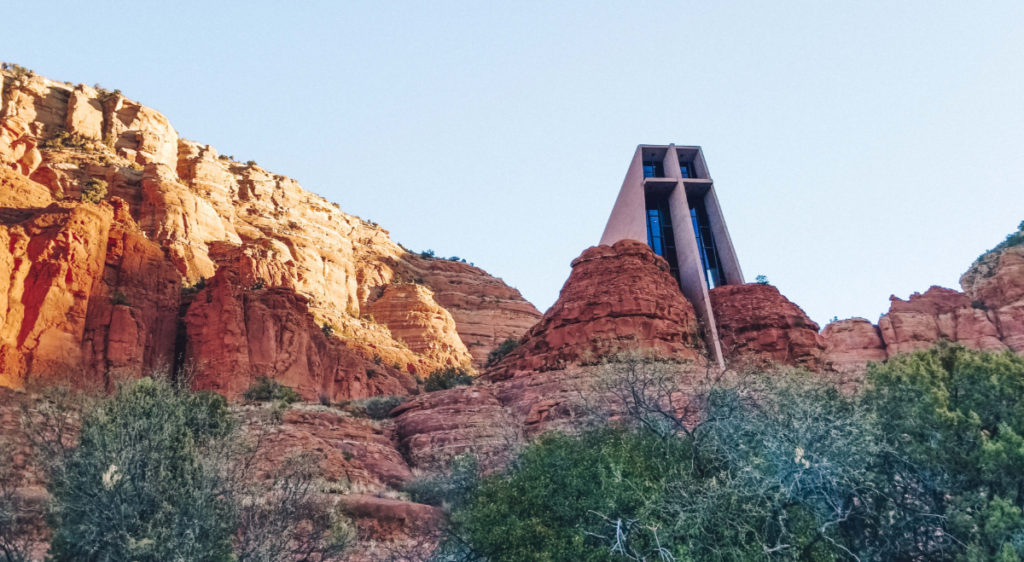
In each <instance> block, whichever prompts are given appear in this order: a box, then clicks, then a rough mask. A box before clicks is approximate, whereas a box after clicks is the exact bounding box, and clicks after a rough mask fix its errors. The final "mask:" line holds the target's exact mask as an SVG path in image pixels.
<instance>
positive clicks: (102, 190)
mask: <svg viewBox="0 0 1024 562" xmlns="http://www.w3.org/2000/svg"><path fill="white" fill-rule="evenodd" d="M106 197H107V182H105V181H103V180H99V179H96V178H89V180H88V181H86V182H85V184H84V185H83V186H82V201H85V202H87V203H99V202H100V201H102V200H103V199H105V198H106Z"/></svg>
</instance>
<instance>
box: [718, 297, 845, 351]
mask: <svg viewBox="0 0 1024 562" xmlns="http://www.w3.org/2000/svg"><path fill="white" fill-rule="evenodd" d="M709 296H710V298H711V308H712V310H714V313H715V323H716V325H717V326H718V335H719V337H720V338H721V341H722V352H723V353H724V354H725V355H726V357H728V358H731V359H734V360H735V359H755V360H768V361H774V362H777V363H783V364H787V365H799V366H803V367H807V368H808V369H811V370H820V369H821V368H822V367H823V362H822V356H823V354H824V350H825V342H824V341H823V340H822V338H821V336H820V335H819V334H818V325H817V324H815V323H814V322H812V321H811V319H810V318H808V317H807V315H806V314H805V313H804V311H803V310H801V309H800V307H799V306H797V305H795V304H793V303H792V302H790V300H789V299H787V298H786V297H784V296H782V294H781V293H780V292H779V290H778V289H776V288H775V287H773V286H771V285H762V284H758V283H750V284H746V285H723V286H721V287H715V288H714V289H712V290H711V291H710V292H709Z"/></svg>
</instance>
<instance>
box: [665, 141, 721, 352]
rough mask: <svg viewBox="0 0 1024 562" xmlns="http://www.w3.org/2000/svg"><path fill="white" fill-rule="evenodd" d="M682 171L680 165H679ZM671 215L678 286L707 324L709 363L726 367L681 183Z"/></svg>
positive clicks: (671, 196) (670, 199) (672, 197)
mask: <svg viewBox="0 0 1024 562" xmlns="http://www.w3.org/2000/svg"><path fill="white" fill-rule="evenodd" d="M676 172H679V162H678V161H677V162H676ZM668 212H669V213H670V214H671V215H672V233H673V234H674V235H675V239H676V240H675V241H676V261H678V262H679V284H680V286H681V289H682V291H683V296H685V297H686V298H687V300H689V301H690V303H691V304H693V308H694V310H695V311H696V312H697V317H698V318H699V319H700V320H701V322H702V323H703V325H704V343H705V345H706V346H707V348H708V356H709V357H708V360H710V361H714V362H716V363H718V365H719V366H724V365H725V361H724V359H723V356H722V344H721V342H720V341H719V339H718V328H717V327H716V326H715V314H714V311H713V310H712V309H711V299H710V298H709V297H708V286H707V281H705V280H704V266H703V264H702V262H701V261H700V249H699V248H698V247H697V235H696V234H695V233H694V232H693V221H692V220H691V219H690V203H689V201H687V199H686V188H685V187H684V186H683V184H682V182H680V183H679V184H678V185H676V188H675V189H673V190H672V193H670V194H669V196H668Z"/></svg>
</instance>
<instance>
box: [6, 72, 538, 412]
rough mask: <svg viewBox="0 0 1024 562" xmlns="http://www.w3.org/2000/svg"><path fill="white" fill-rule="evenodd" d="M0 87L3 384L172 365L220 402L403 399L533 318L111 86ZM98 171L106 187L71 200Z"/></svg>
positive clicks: (455, 266)
mask: <svg viewBox="0 0 1024 562" xmlns="http://www.w3.org/2000/svg"><path fill="white" fill-rule="evenodd" d="M0 82H2V83H0V86H2V88H0V92H2V93H0V164H3V165H2V166H0V168H2V173H0V240H2V244H0V385H5V386H10V387H15V388H17V387H22V386H24V384H25V383H26V381H29V380H36V379H38V380H46V379H60V380H67V381H70V382H72V383H74V384H77V385H80V386H97V387H101V388H102V387H108V388H109V386H110V385H111V383H112V382H113V381H114V380H116V379H119V378H123V377H137V376H140V375H143V374H145V373H148V372H150V371H152V370H154V369H180V368H181V367H182V366H183V365H184V366H186V367H187V368H188V370H189V372H190V373H191V376H193V377H194V380H195V384H196V386H197V387H199V388H209V389H215V390H218V391H221V392H224V393H225V394H227V395H228V396H232V397H233V396H237V395H238V393H239V392H241V391H243V390H244V389H245V388H247V387H248V385H249V384H250V383H251V382H252V380H253V378H254V377H257V376H268V377H271V378H275V379H280V380H281V381H282V382H284V383H285V384H288V385H291V386H294V387H296V388H297V389H298V390H299V391H300V392H301V393H302V395H303V396H304V397H306V398H307V399H316V398H317V397H318V396H321V397H325V398H327V399H330V400H345V399H352V398H360V397H366V396H371V395H375V394H396V393H403V394H404V393H407V392H410V391H413V390H415V388H416V381H415V378H414V376H425V375H427V374H428V373H430V372H431V371H433V370H435V369H438V368H443V367H447V366H461V367H467V368H472V367H482V366H483V363H484V362H485V360H486V357H487V354H488V353H489V352H490V351H491V350H492V349H493V348H495V347H496V346H497V345H498V344H499V343H500V342H502V341H504V340H506V339H508V338H517V337H519V336H521V335H522V334H523V333H524V332H525V331H526V330H527V329H528V328H529V327H530V326H532V325H533V324H534V323H535V322H536V320H537V319H538V318H539V317H540V313H539V312H538V311H537V310H536V309H535V308H534V307H533V306H532V305H531V304H529V303H528V302H526V301H525V300H524V299H523V298H522V296H521V295H520V294H519V292H518V291H516V290H515V289H513V288H511V287H509V286H508V285H506V284H505V283H503V282H502V281H501V280H500V279H496V278H494V277H492V276H490V275H488V274H487V273H486V272H484V271H483V270H481V269H479V268H476V267H473V266H472V265H468V264H466V263H460V262H453V261H448V260H444V259H425V258H422V257H420V256H419V255H418V254H414V253H411V252H409V251H407V250H405V249H404V248H402V247H401V246H399V245H398V244H396V243H395V242H394V241H392V240H391V239H390V237H389V236H388V233H387V231H386V230H384V229H382V228H380V227H379V226H377V225H376V224H374V223H371V222H367V221H364V220H362V219H359V218H358V217H354V216H352V215H349V214H346V213H344V212H342V211H341V210H339V209H338V208H337V206H336V205H334V204H331V203H330V202H328V201H326V200H324V199H323V198H322V197H319V196H317V195H314V194H312V193H310V192H308V191H305V190H304V189H302V187H301V186H299V184H298V183H296V182H295V181H294V180H292V179H290V178H287V177H285V176H282V175H278V174H274V173H272V172H269V171H267V170H264V169H263V168H261V167H259V166H258V165H256V164H255V163H254V162H248V163H244V164H243V163H240V162H237V161H235V160H233V159H231V158H228V157H225V156H222V155H219V154H218V153H217V151H216V150H215V149H213V148H212V147H210V146H209V145H203V144H200V143H197V142H193V141H190V140H186V139H184V138H182V137H181V136H180V135H179V134H178V133H177V131H175V130H174V128H173V127H172V126H171V124H170V122H169V121H168V120H167V118H166V117H164V116H163V115H161V114H160V113H159V112H157V111H155V110H153V109H151V108H149V107H146V106H143V105H141V104H139V103H137V102H135V101H132V100H129V99H127V98H125V97H124V96H122V95H121V94H120V92H118V91H113V92H110V91H106V90H101V89H96V88H91V87H88V86H84V85H77V86H75V85H70V84H65V83H60V82H55V81H52V80H48V79H46V78H43V77H41V76H37V75H35V74H33V73H31V72H24V71H21V70H17V71H15V70H4V71H2V72H0ZM97 180H99V181H102V182H105V184H106V187H107V192H108V194H107V196H106V197H105V198H104V199H103V200H102V201H100V202H99V203H95V204H94V203H88V202H83V201H81V194H82V192H83V189H84V190H88V189H89V187H87V186H90V187H91V185H95V184H96V182H97Z"/></svg>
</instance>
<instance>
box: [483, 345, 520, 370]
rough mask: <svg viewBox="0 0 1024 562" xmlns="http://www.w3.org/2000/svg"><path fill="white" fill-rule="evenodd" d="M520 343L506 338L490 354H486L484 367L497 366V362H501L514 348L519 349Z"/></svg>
mask: <svg viewBox="0 0 1024 562" xmlns="http://www.w3.org/2000/svg"><path fill="white" fill-rule="evenodd" d="M520 343H522V342H520V341H519V340H518V339H516V338H508V339H507V340H505V341H503V342H501V343H500V344H498V347H496V348H494V349H492V350H491V352H490V353H488V354H487V365H486V366H487V367H491V366H493V365H497V364H498V361H501V360H502V359H504V358H505V356H506V355H508V354H509V353H512V351H513V350H514V349H515V348H517V347H519V344H520Z"/></svg>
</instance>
